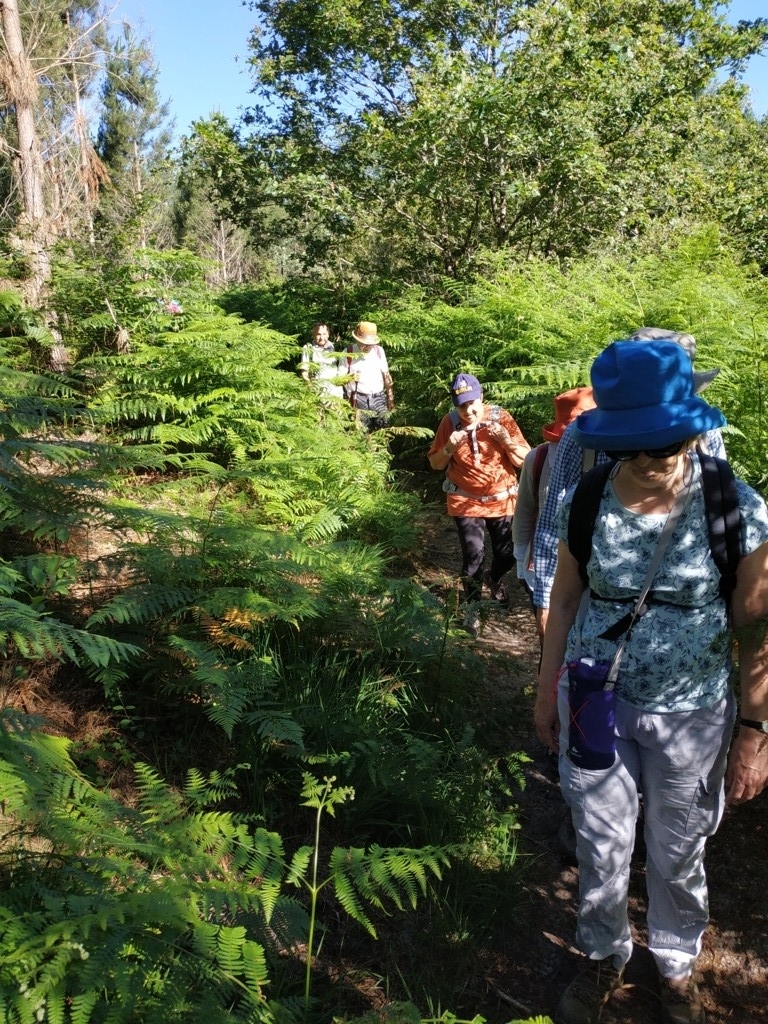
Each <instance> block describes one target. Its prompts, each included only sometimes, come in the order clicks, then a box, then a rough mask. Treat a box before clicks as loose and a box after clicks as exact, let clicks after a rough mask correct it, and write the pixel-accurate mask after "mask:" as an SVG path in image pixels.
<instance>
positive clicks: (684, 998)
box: [661, 978, 706, 1024]
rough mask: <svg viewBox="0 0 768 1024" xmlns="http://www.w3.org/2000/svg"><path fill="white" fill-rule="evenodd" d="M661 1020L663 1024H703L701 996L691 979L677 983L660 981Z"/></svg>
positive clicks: (663, 979) (668, 980)
mask: <svg viewBox="0 0 768 1024" xmlns="http://www.w3.org/2000/svg"><path fill="white" fill-rule="evenodd" d="M661 1019H662V1021H663V1022H664V1024H705V1019H706V1018H705V1017H704V1008H703V1006H702V1005H701V995H700V994H699V988H698V985H697V984H696V982H695V981H694V980H693V978H684V979H681V980H680V981H679V982H678V983H673V982H672V981H671V979H669V978H662V979H661Z"/></svg>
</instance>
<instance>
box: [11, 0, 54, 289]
mask: <svg viewBox="0 0 768 1024" xmlns="http://www.w3.org/2000/svg"><path fill="white" fill-rule="evenodd" d="M0 26H1V27H2V34H3V43H4V44H5V55H4V56H3V57H2V59H0V84H2V87H3V91H4V92H5V95H6V100H7V102H8V103H9V105H11V106H12V107H13V109H14V112H15V114H16V126H17V131H18V151H17V153H16V158H15V160H14V174H15V177H16V181H17V184H18V186H19V191H20V195H21V200H22V213H21V216H20V218H19V221H18V224H17V240H18V244H19V247H20V249H21V251H22V253H23V254H24V255H25V256H26V258H27V260H28V264H29V271H30V273H29V277H28V279H27V282H26V288H25V290H26V293H27V299H28V301H29V302H30V304H31V305H32V306H35V307H37V306H39V305H40V300H41V297H42V295H43V292H44V291H45V287H46V285H47V283H48V280H49V278H50V271H51V266H50V258H49V253H48V228H47V217H46V210H45V201H44V193H43V158H42V153H41V150H40V139H39V137H38V134H37V129H36V126H35V103H36V101H37V81H36V79H35V74H34V70H33V68H32V65H31V63H30V60H29V56H28V54H27V50H26V47H25V45H24V38H23V36H22V32H21V20H20V18H19V5H18V0H0Z"/></svg>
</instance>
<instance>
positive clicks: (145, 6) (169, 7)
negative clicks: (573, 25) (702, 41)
mask: <svg viewBox="0 0 768 1024" xmlns="http://www.w3.org/2000/svg"><path fill="white" fill-rule="evenodd" d="M766 14H768V9H766V0H734V2H733V3H731V5H730V10H729V15H728V17H729V20H731V21H738V20H739V19H752V18H757V17H760V16H763V17H764V16H766ZM112 18H113V19H114V20H116V21H119V20H121V19H123V18H124V19H126V20H127V21H129V22H130V23H131V25H132V26H133V27H134V29H135V30H136V33H137V34H138V35H139V36H140V37H146V38H149V40H150V42H151V44H152V51H153V53H154V55H155V60H156V62H157V64H158V66H159V71H160V74H159V87H160V88H159V91H160V96H161V98H162V99H164V100H168V101H169V103H170V110H171V114H172V116H173V117H175V119H176V131H177V134H179V135H184V134H186V133H187V131H188V129H189V126H190V124H191V123H192V121H194V120H197V119H200V118H205V117H207V116H208V115H209V114H210V113H212V112H214V111H221V113H222V114H224V115H225V116H226V117H227V118H228V119H229V120H234V119H235V118H236V117H237V115H238V113H239V109H240V108H241V107H247V106H248V105H249V103H250V101H251V97H250V95H249V91H250V85H251V79H250V76H249V74H248V67H247V63H246V60H247V56H248V35H249V33H250V30H251V29H252V27H253V25H254V23H255V16H254V14H253V13H252V12H251V11H250V10H249V9H248V8H247V7H245V6H243V4H242V2H241V0H117V2H116V6H115V9H114V11H113V14H112ZM745 80H746V82H747V83H748V84H749V85H750V87H751V89H752V92H753V95H752V104H753V108H754V110H755V113H756V114H757V115H759V116H762V115H763V114H765V113H766V112H768V56H765V55H761V56H759V57H754V58H753V59H752V61H751V63H750V68H749V71H748V73H747V76H746V79H745Z"/></svg>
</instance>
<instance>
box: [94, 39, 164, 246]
mask: <svg viewBox="0 0 768 1024" xmlns="http://www.w3.org/2000/svg"><path fill="white" fill-rule="evenodd" d="M157 79H158V72H157V66H156V64H155V62H154V60H153V58H152V52H151V49H150V47H149V45H148V43H147V41H146V40H139V39H138V38H137V37H136V36H135V34H134V32H133V30H132V29H131V27H130V26H129V25H127V24H126V25H124V26H123V35H122V39H121V40H119V41H118V42H117V43H116V44H115V46H114V50H113V53H112V55H111V56H110V57H109V59H108V60H107V64H106V78H105V81H104V85H103V87H102V90H101V102H102V105H103V110H102V115H101V120H100V122H99V127H98V133H97V137H96V151H97V153H98V155H99V157H100V158H101V160H102V161H103V162H104V165H105V167H106V168H107V171H108V173H109V178H110V182H111V185H112V187H111V188H110V189H109V190H108V194H107V195H105V198H104V201H103V202H102V204H101V208H100V209H101V214H102V216H103V218H104V219H105V222H106V223H107V224H111V225H112V227H113V228H114V227H117V226H126V225H128V224H129V223H132V224H133V225H134V230H135V238H136V241H137V242H138V244H139V245H141V246H142V247H144V246H146V245H147V244H157V243H158V242H162V241H168V240H169V239H170V235H169V218H168V207H169V202H168V199H169V192H170V191H171V189H172V184H171V181H170V173H169V167H168V164H167V159H168V154H169V150H170V146H171V142H172V123H171V122H170V121H169V119H168V117H169V115H168V104H167V103H164V102H161V100H160V98H159V95H158V88H157V85H158V82H157ZM158 199H160V201H159V202H158Z"/></svg>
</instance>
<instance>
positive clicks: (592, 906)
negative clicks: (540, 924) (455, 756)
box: [534, 340, 768, 1024]
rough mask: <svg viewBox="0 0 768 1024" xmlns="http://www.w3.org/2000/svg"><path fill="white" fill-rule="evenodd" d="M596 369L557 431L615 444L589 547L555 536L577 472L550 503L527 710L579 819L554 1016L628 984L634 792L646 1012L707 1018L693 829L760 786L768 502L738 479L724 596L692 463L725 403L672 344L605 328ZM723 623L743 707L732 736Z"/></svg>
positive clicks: (700, 851) (586, 1016) (575, 1011)
mask: <svg viewBox="0 0 768 1024" xmlns="http://www.w3.org/2000/svg"><path fill="white" fill-rule="evenodd" d="M591 379H592V387H593V389H594V399H595V402H596V407H595V408H594V409H591V410H589V411H587V412H583V413H581V414H580V415H579V416H578V417H577V418H576V420H575V421H574V424H573V426H572V429H573V430H574V432H575V436H576V439H577V441H578V443H579V444H580V445H582V446H583V447H584V448H586V449H590V450H593V451H604V452H607V454H608V458H609V460H610V462H609V466H608V473H607V474H606V475H605V477H604V478H603V475H602V474H599V470H597V469H596V470H595V471H594V472H595V473H598V474H599V476H598V477H595V480H598V479H599V481H600V487H601V488H602V490H601V493H600V495H599V496H598V498H599V506H598V508H597V509H596V518H595V523H594V528H593V529H592V531H591V536H590V543H589V546H588V550H589V556H588V560H587V562H586V565H585V564H584V563H583V562H580V561H579V559H578V558H577V557H576V554H574V551H573V550H572V549H571V547H570V546H569V545H570V544H571V543H572V542H573V541H574V536H575V535H574V534H571V533H570V531H569V515H570V509H571V504H572V502H573V501H574V489H572V490H571V491H569V493H568V495H567V496H566V498H565V500H564V501H563V503H562V506H561V510H560V513H559V517H558V536H559V549H558V554H557V573H556V576H555V582H554V586H553V588H552V596H551V602H550V610H549V619H548V622H547V628H546V631H545V634H544V651H543V655H542V662H541V670H540V673H539V680H538V690H537V696H536V705H535V711H534V719H535V726H536V733H537V736H538V737H539V739H540V740H541V742H542V743H543V744H544V745H545V746H546V747H548V748H550V749H553V750H557V751H559V770H560V785H561V789H562V791H563V795H564V796H565V799H566V802H567V803H568V805H569V807H570V811H571V816H572V820H573V825H574V828H575V830H576V836H577V846H576V855H577V860H578V868H579V909H578V915H577V928H576V944H577V946H578V947H579V949H580V950H581V951H582V952H583V954H584V956H585V960H584V966H583V968H582V970H581V971H580V972H579V973H578V974H577V976H576V978H575V979H574V980H573V981H572V982H571V984H570V985H569V986H568V987H567V988H566V989H565V991H564V992H563V994H562V996H561V998H560V1002H559V1003H558V1006H557V1010H556V1012H555V1015H554V1016H555V1020H556V1021H557V1022H558V1024H595V1022H597V1021H598V1019H599V1017H600V1015H601V1012H602V1009H603V1007H604V1005H605V1003H606V1002H607V1001H608V1000H609V999H610V998H611V996H612V994H613V992H614V991H615V990H616V989H617V988H618V987H619V986H621V985H622V983H623V973H624V967H625V965H626V963H627V961H628V960H629V958H630V956H631V954H632V949H633V940H632V932H631V929H630V924H629V916H628V885H629V874H630V872H629V868H630V858H631V856H632V851H633V846H634V839H635V826H636V823H637V820H638V814H639V806H640V794H641V792H642V801H643V835H644V839H645V847H646V888H647V908H648V909H647V922H648V948H649V950H650V952H651V954H652V956H653V958H654V960H655V962H656V966H657V969H658V972H659V995H660V1001H661V1019H662V1020H663V1022H664V1024H704V1021H705V1014H704V1008H703V1000H702V997H701V994H700V993H699V989H698V986H697V983H696V980H695V977H694V971H695V967H696V960H697V957H698V955H699V953H700V951H701V948H702V938H703V934H704V931H705V929H706V925H707V922H708V901H707V883H706V876H705V872H704V847H705V843H706V840H707V838H708V837H709V836H711V835H712V834H713V833H714V832H715V830H716V829H717V827H718V825H719V823H720V820H721V817H722V814H723V809H724V807H725V806H727V805H729V804H730V805H737V804H741V803H744V802H745V801H747V800H751V799H753V798H754V797H755V796H757V795H758V794H759V793H761V792H762V791H763V790H764V789H765V788H766V786H767V785H768V639H766V631H765V621H766V618H767V617H768V510H767V509H766V505H765V502H764V501H763V499H762V498H761V497H760V495H758V494H757V493H756V492H755V491H754V490H753V489H752V488H751V487H749V486H747V484H745V483H743V482H742V481H740V480H735V481H733V488H732V490H733V492H734V494H735V501H736V504H737V510H738V518H739V521H740V526H739V528H738V534H739V537H740V545H739V548H740V552H739V561H738V569H737V572H736V574H735V587H734V588H733V589H732V592H730V601H729V600H728V597H727V596H726V594H724V593H723V591H722V589H721V579H722V575H721V571H720V569H719V568H718V564H717V563H716V561H715V558H714V557H713V548H712V542H711V539H710V520H709V511H708V509H709V506H708V504H707V501H706V499H705V488H704V482H703V480H704V472H705V470H706V472H707V475H708V476H709V473H710V470H711V469H715V470H716V472H717V473H718V474H720V473H721V472H723V471H724V470H722V469H719V468H718V467H717V466H716V464H715V463H714V462H712V461H711V460H710V457H709V456H705V455H703V454H701V453H700V452H699V450H698V447H697V440H698V438H700V437H701V436H702V435H705V434H708V433H711V432H712V431H714V430H718V429H720V428H721V427H722V426H723V425H724V424H725V418H724V417H723V414H722V413H721V412H720V410H719V409H717V408H715V407H714V406H711V405H708V404H707V402H705V401H704V399H702V398H701V397H700V396H699V395H698V394H697V382H696V378H695V375H694V372H693V366H692V364H691V360H690V358H689V357H688V355H687V353H686V352H685V351H684V348H683V347H681V346H680V345H678V344H676V343H674V342H671V341H655V340H651V341H649V342H647V343H646V344H642V345H638V344H635V343H634V342H632V341H630V340H625V341H617V342H614V343H613V344H612V345H609V346H608V348H606V349H605V350H604V351H603V352H601V353H600V355H598V357H597V358H596V359H595V361H594V363H593V365H592V370H591ZM705 460H706V461H705ZM721 500H722V499H721ZM582 572H583V573H584V574H585V575H586V579H584V578H583V576H582ZM734 630H735V631H738V638H739V678H740V690H741V694H740V711H739V713H740V715H741V718H740V719H739V729H738V733H737V735H736V738H735V739H734V740H733V744H732V745H731V734H732V731H733V727H734V721H735V717H736V700H735V696H734V692H733V687H732V676H733V670H734V663H733V656H732V640H733V636H734ZM585 709H587V710H585ZM729 747H730V753H729Z"/></svg>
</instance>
